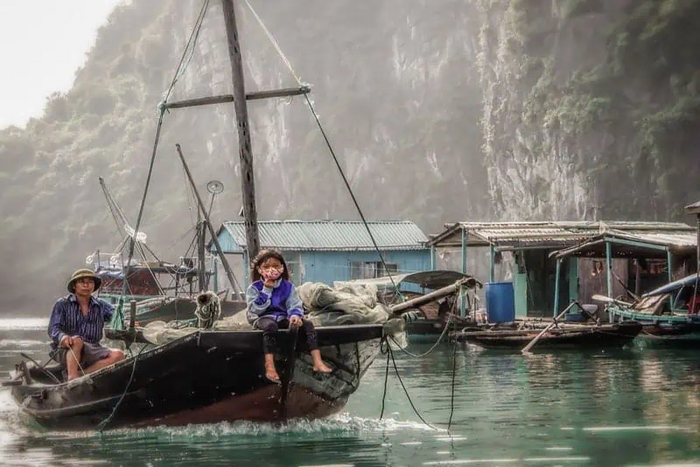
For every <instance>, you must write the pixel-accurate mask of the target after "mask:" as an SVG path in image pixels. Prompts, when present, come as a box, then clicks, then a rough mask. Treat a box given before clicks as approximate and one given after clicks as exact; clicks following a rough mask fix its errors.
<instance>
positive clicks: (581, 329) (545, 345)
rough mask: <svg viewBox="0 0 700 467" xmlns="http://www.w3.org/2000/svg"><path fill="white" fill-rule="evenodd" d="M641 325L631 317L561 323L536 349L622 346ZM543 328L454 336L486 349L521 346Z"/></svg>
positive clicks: (544, 337) (480, 332)
mask: <svg viewBox="0 0 700 467" xmlns="http://www.w3.org/2000/svg"><path fill="white" fill-rule="evenodd" d="M641 330H642V325H641V324H639V323H635V322H632V321H629V322H625V323H618V324H609V325H596V326H570V325H560V326H559V327H557V328H554V329H551V330H549V331H548V332H547V333H546V334H544V335H543V336H542V337H541V338H540V339H539V341H538V343H537V345H536V346H535V347H534V349H536V350H539V349H602V348H622V347H624V346H625V345H628V344H629V343H630V342H632V340H633V339H634V338H635V337H637V335H638V334H639V332H640V331H641ZM541 331H542V330H541V329H521V330H518V329H505V330H498V329H491V330H486V331H467V332H457V333H454V334H452V335H451V337H452V338H453V339H455V340H457V341H458V342H468V343H470V344H475V345H477V346H479V347H482V348H486V349H511V350H521V349H523V348H524V347H525V346H526V345H527V344H529V343H530V342H531V341H532V340H533V339H534V338H535V337H537V336H538V335H539V334H540V332H541Z"/></svg>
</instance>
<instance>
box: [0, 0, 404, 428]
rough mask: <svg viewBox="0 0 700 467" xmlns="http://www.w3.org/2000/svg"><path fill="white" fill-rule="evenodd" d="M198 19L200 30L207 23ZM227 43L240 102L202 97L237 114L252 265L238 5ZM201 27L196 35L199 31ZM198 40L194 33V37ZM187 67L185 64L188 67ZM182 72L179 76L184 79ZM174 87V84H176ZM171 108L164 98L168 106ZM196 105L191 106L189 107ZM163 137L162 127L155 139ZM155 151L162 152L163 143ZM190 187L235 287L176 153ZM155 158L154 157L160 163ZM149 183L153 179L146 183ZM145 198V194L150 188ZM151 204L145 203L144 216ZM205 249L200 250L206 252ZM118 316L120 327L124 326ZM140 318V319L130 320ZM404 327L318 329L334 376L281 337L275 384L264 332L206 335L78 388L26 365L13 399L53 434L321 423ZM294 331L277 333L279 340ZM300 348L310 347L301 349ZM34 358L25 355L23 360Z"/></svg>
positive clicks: (228, 7)
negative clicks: (230, 105) (317, 370)
mask: <svg viewBox="0 0 700 467" xmlns="http://www.w3.org/2000/svg"><path fill="white" fill-rule="evenodd" d="M208 4H209V2H206V3H204V5H203V10H202V14H200V16H199V23H198V27H201V19H203V17H204V12H205V10H204V9H205V8H207V6H208ZM221 5H222V8H223V13H224V14H223V17H224V21H225V23H226V36H227V38H228V41H227V45H228V49H229V55H230V58H231V66H232V75H233V78H234V82H233V86H234V94H233V97H232V96H223V97H222V96H218V97H213V98H204V100H206V101H209V102H208V103H222V102H231V101H232V100H233V102H234V105H235V107H236V120H237V127H238V130H239V141H238V143H239V147H240V162H241V169H240V172H241V180H242V194H243V197H242V198H243V212H244V216H245V218H246V243H247V247H246V248H247V250H246V251H247V253H248V254H249V257H254V256H255V255H256V253H257V251H258V248H259V244H260V242H259V239H258V233H257V214H256V212H255V199H254V193H255V190H254V186H253V183H254V177H253V170H252V155H251V149H250V148H251V143H250V133H249V132H248V121H247V109H246V99H247V95H246V94H245V89H244V86H243V82H242V79H243V69H242V61H241V55H240V53H241V52H240V47H239V44H238V32H237V30H236V22H235V14H234V8H233V2H232V0H223V1H222V2H221ZM198 27H196V28H195V31H198ZM192 37H196V34H195V32H194V31H193V36H192ZM186 62H188V61H183V62H181V64H182V63H186ZM180 72H181V69H180V68H178V71H177V72H176V73H175V76H178V73H180ZM172 84H173V85H174V81H173V83H172ZM308 92H309V89H308V87H305V86H304V87H300V88H298V89H291V90H277V91H265V92H260V93H258V96H257V97H256V98H266V97H284V96H292V95H299V94H306V93H308ZM166 101H167V98H166ZM192 102H194V103H192ZM188 105H203V103H202V99H194V100H193V101H191V102H190V103H189V104H188V103H182V102H180V103H172V104H168V103H167V102H164V103H163V104H162V105H161V106H160V108H161V112H163V113H162V114H161V119H160V120H159V125H160V124H162V121H163V120H162V115H163V114H164V112H165V111H166V110H167V109H174V108H181V107H187V106H188ZM159 130H160V126H159V128H158V131H159ZM156 147H157V145H156ZM176 148H177V151H178V154H179V156H180V159H181V162H182V164H183V167H184V169H185V172H186V175H187V178H188V181H189V183H190V187H191V188H192V190H193V192H194V194H195V197H196V198H197V202H198V206H199V212H200V214H201V215H202V218H203V219H204V223H205V224H206V227H207V229H208V230H209V233H210V236H211V241H212V242H213V243H214V245H215V246H216V251H217V252H218V253H219V259H220V260H221V263H222V265H223V266H224V269H225V270H226V273H227V276H228V278H229V282H230V283H231V284H233V283H235V280H234V278H233V275H232V272H231V269H230V266H229V265H228V262H227V260H226V257H225V255H224V254H223V250H222V248H221V246H220V245H219V243H218V240H217V237H216V233H215V231H214V228H213V226H212V224H211V222H210V219H209V215H208V210H207V209H206V207H205V205H204V203H203V201H202V199H201V197H200V195H199V192H198V190H197V187H196V184H195V183H194V180H193V179H192V175H191V172H190V171H189V168H188V166H187V164H186V162H185V159H184V156H183V154H182V151H181V148H180V146H179V145H176ZM155 154H156V150H155V148H154V152H153V155H152V157H155ZM149 178H150V177H149ZM145 191H147V190H145ZM145 200H146V196H145V195H144V197H143V199H142V202H141V209H140V211H139V212H140V213H142V212H143V206H144V203H145ZM140 220H141V217H140V214H139V218H138V220H137V222H136V225H135V227H134V229H132V231H131V233H130V237H129V239H130V240H129V241H130V248H129V249H130V252H129V255H128V259H127V260H126V261H125V262H124V264H125V267H124V269H125V271H124V273H125V277H129V275H130V273H131V268H132V254H133V251H134V248H135V245H137V244H138V236H139V235H140V233H139V227H140ZM201 246H202V245H200V247H201ZM121 313H122V311H121V310H119V309H118V310H117V311H116V312H115V317H116V318H114V319H113V324H115V323H116V324H121V321H122V320H121V318H120V316H121ZM132 316H133V315H132ZM133 324H134V319H131V326H130V330H128V331H122V332H121V333H120V332H119V331H113V332H112V334H108V335H107V337H111V338H115V337H120V338H122V339H124V340H127V341H128V340H138V333H136V331H135V330H134V327H133ZM404 324H405V322H404V320H403V319H401V318H399V319H391V320H388V321H387V322H386V323H383V324H352V325H343V326H326V327H318V328H317V333H318V340H319V345H320V347H321V353H322V357H323V358H324V360H325V361H326V362H327V364H329V365H331V366H332V367H333V372H332V373H331V374H328V375H326V374H314V373H313V371H311V368H312V366H310V360H309V357H308V356H307V355H306V354H305V353H301V354H298V352H297V350H298V349H297V346H296V342H297V339H295V338H293V337H288V338H287V339H282V338H281V339H280V340H279V341H280V342H279V343H278V344H279V348H278V352H277V354H276V358H277V359H278V360H280V367H279V369H280V370H283V371H282V384H281V385H279V386H278V385H277V384H272V383H268V382H267V381H266V380H265V379H264V376H263V375H264V374H263V368H264V366H263V364H262V358H263V350H262V332H260V331H225V332H224V331H208V330H200V331H196V332H193V333H190V334H187V335H186V336H184V337H182V338H179V339H176V340H174V341H171V342H168V343H166V344H163V345H159V346H156V347H154V348H151V347H145V350H143V352H142V353H141V351H139V352H138V353H136V354H135V355H134V356H131V357H129V358H127V359H125V360H123V361H121V362H119V363H117V364H114V365H111V366H109V367H106V368H103V369H101V370H98V371H96V372H94V373H91V374H89V375H84V376H82V377H80V378H76V379H75V380H73V381H69V382H62V381H61V380H60V378H57V375H56V369H55V368H53V369H52V370H50V371H44V370H45V369H44V370H42V369H41V367H39V366H38V365H32V364H31V363H27V362H26V361H22V362H20V363H19V364H18V365H17V367H16V371H15V373H14V374H13V379H12V380H11V381H9V382H7V384H6V385H9V386H12V391H11V392H12V397H13V399H14V400H15V402H16V403H17V404H18V406H19V408H20V411H21V413H22V414H23V415H24V416H27V417H29V418H30V419H33V420H34V421H36V422H37V423H39V424H40V425H43V426H46V427H50V428H62V429H75V428H80V429H84V428H99V429H101V428H113V427H118V426H147V425H159V424H169V425H182V424H190V423H211V422H221V421H233V420H241V419H245V420H268V421H278V420H286V419H288V418H294V417H307V418H315V417H323V416H326V415H329V414H332V413H335V412H337V411H339V410H341V409H342V408H343V406H344V405H345V403H346V401H347V399H348V397H349V396H350V395H351V394H352V393H353V392H354V391H355V390H356V389H357V388H358V385H359V383H360V379H361V378H362V376H363V375H364V373H365V371H366V370H367V368H368V367H369V366H370V365H371V364H372V362H373V361H374V359H375V358H376V357H377V355H379V352H380V343H381V341H382V339H384V338H386V337H387V336H389V335H390V334H392V333H395V332H402V331H403V328H404V326H403V325H404ZM290 333H291V335H292V336H293V331H280V336H285V335H286V336H290ZM301 350H303V349H301ZM25 358H27V359H28V360H31V359H29V358H28V357H25Z"/></svg>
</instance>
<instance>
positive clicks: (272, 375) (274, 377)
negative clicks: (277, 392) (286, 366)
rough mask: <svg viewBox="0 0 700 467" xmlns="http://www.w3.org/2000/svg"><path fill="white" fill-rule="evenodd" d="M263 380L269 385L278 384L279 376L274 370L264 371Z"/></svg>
mask: <svg viewBox="0 0 700 467" xmlns="http://www.w3.org/2000/svg"><path fill="white" fill-rule="evenodd" d="M265 379H267V380H268V381H269V382H271V383H279V382H280V375H278V374H277V370H275V369H274V368H272V369H268V370H265Z"/></svg>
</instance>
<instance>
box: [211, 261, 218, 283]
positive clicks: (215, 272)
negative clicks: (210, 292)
mask: <svg viewBox="0 0 700 467" xmlns="http://www.w3.org/2000/svg"><path fill="white" fill-rule="evenodd" d="M217 262H218V261H217V259H216V256H213V257H212V259H211V265H212V274H211V275H212V279H213V282H214V292H218V291H219V268H218V267H217V264H216V263H217Z"/></svg>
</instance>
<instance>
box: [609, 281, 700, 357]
mask: <svg viewBox="0 0 700 467" xmlns="http://www.w3.org/2000/svg"><path fill="white" fill-rule="evenodd" d="M697 279H698V276H697V274H692V275H690V276H687V277H684V278H683V279H680V280H677V281H673V282H670V283H668V284H666V285H664V286H662V287H659V288H658V289H655V290H652V291H651V292H648V293H646V294H644V295H642V297H641V300H640V301H639V302H638V303H626V302H623V301H620V300H609V302H610V303H609V304H608V308H607V309H608V312H609V313H610V315H611V316H613V317H614V318H615V319H617V320H619V321H627V320H634V321H636V322H639V323H641V324H642V325H643V326H644V327H643V330H642V332H641V333H640V334H639V338H638V339H639V340H640V341H642V342H643V343H644V344H649V345H655V346H656V345H658V346H665V347H693V348H697V347H700V314H698V312H697V310H698V306H697V305H696V308H695V309H694V310H693V309H691V306H692V304H693V300H692V297H693V294H694V293H695V290H696V281H697ZM698 289H700V287H698ZM699 292H700V290H699Z"/></svg>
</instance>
